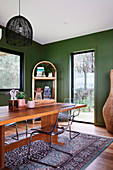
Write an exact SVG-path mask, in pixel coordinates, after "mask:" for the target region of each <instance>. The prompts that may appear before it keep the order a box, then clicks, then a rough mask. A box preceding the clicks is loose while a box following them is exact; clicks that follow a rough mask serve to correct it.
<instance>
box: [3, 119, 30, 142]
mask: <svg viewBox="0 0 113 170" xmlns="http://www.w3.org/2000/svg"><path fill="white" fill-rule="evenodd" d="M25 122H26V132H25V133H26V137H27V135H28V123H27V120H25ZM8 126H14V127H15V129H16V135H15V136H13V137H12V139H15V140H19V135H20V134H19V132H18V128H17V124H16V122H14V123H9V124H7V125H5V127H8Z"/></svg>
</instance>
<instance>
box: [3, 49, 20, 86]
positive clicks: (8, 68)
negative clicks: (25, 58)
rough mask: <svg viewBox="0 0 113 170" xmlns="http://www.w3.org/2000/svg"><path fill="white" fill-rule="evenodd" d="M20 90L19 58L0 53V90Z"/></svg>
mask: <svg viewBox="0 0 113 170" xmlns="http://www.w3.org/2000/svg"><path fill="white" fill-rule="evenodd" d="M13 88H16V89H19V88H20V56H19V55H15V54H9V53H5V52H0V89H13Z"/></svg>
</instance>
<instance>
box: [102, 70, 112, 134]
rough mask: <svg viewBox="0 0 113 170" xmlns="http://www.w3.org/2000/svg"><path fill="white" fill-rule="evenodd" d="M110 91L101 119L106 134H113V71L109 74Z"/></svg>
mask: <svg viewBox="0 0 113 170" xmlns="http://www.w3.org/2000/svg"><path fill="white" fill-rule="evenodd" d="M110 79H111V89H110V94H109V96H108V99H107V101H106V103H105V105H104V107H103V117H104V121H105V125H106V129H107V131H108V132H110V133H113V70H111V73H110Z"/></svg>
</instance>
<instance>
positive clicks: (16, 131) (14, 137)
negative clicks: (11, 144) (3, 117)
mask: <svg viewBox="0 0 113 170" xmlns="http://www.w3.org/2000/svg"><path fill="white" fill-rule="evenodd" d="M14 126H15V128H16V137H17V138H15V137H12V139H16V140H19V135H18V128H17V125H16V123H15V124H14Z"/></svg>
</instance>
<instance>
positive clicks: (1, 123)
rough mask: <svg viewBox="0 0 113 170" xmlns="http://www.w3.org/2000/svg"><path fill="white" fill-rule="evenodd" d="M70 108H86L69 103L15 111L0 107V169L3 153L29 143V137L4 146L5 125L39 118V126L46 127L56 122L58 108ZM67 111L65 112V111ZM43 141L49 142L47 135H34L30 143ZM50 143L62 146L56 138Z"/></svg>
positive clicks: (2, 163)
mask: <svg viewBox="0 0 113 170" xmlns="http://www.w3.org/2000/svg"><path fill="white" fill-rule="evenodd" d="M64 106H70V108H68V110H71V109H74V108H75V109H80V108H82V107H86V106H87V105H85V104H77V105H76V106H75V105H73V104H69V103H51V104H50V103H49V104H42V105H41V104H36V106H35V108H33V109H28V108H27V106H26V107H24V108H20V109H19V110H16V111H9V109H8V107H6V106H5V107H0V168H4V160H5V152H8V151H10V150H13V149H15V148H18V147H21V146H23V145H26V144H28V143H29V137H26V138H25V139H22V140H19V141H15V142H14V143H10V144H8V145H5V125H7V124H10V123H14V122H20V121H24V120H29V119H35V118H38V117H41V126H42V127H43V126H47V125H49V124H50V123H54V122H55V120H56V116H57V114H58V112H59V109H60V107H64ZM65 111H67V110H65ZM39 139H40V140H44V141H46V142H49V138H48V135H44V134H37V135H34V136H33V138H32V141H36V140H39ZM52 143H55V144H58V145H62V143H61V142H59V141H58V136H57V135H56V136H52Z"/></svg>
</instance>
